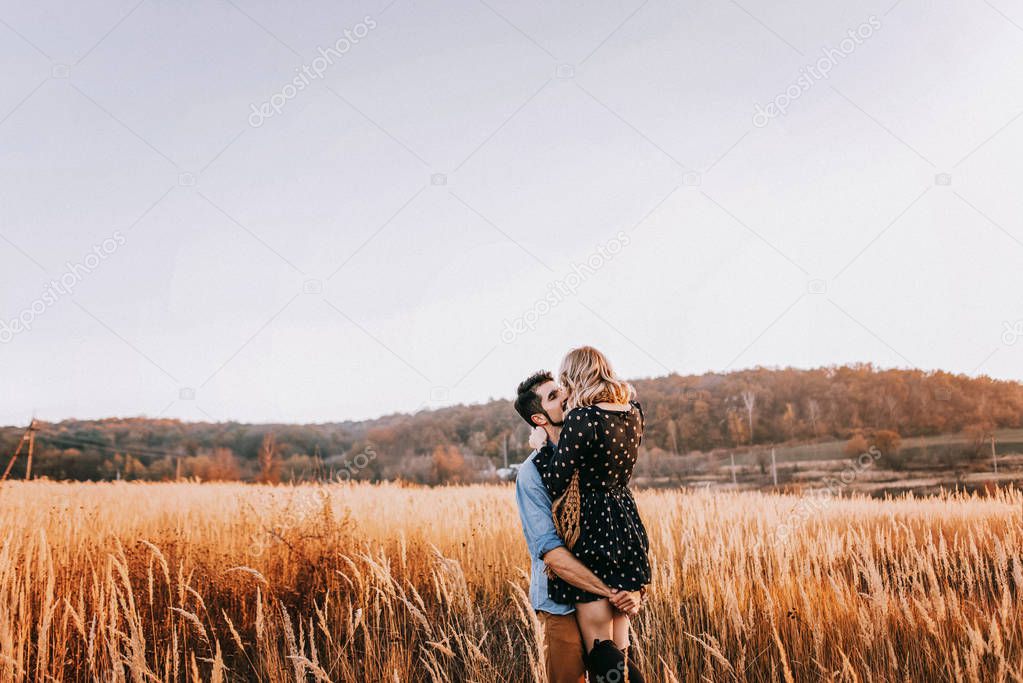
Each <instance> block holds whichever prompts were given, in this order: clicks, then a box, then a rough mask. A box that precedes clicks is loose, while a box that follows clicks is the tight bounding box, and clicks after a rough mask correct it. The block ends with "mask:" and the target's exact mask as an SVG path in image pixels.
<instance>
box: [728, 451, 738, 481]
mask: <svg viewBox="0 0 1023 683" xmlns="http://www.w3.org/2000/svg"><path fill="white" fill-rule="evenodd" d="M729 455H731V456H732V486H738V484H736V483H735V451H732V452H731V453H729Z"/></svg>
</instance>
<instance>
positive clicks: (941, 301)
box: [0, 0, 1023, 424]
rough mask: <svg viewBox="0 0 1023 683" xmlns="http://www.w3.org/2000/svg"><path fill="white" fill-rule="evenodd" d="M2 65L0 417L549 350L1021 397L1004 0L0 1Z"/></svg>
mask: <svg viewBox="0 0 1023 683" xmlns="http://www.w3.org/2000/svg"><path fill="white" fill-rule="evenodd" d="M388 3H390V4H388ZM850 31H853V34H854V35H857V31H859V32H860V33H859V34H858V35H859V36H860V37H859V38H858V39H857V40H856V41H854V40H852V39H850V38H849V32H850ZM346 36H347V37H346ZM864 36H866V37H864ZM339 39H340V41H341V43H340V46H341V48H342V50H343V54H342V52H341V51H335V52H333V53H329V52H328V55H330V56H331V59H330V62H328V61H327V60H325V59H324V58H323V57H320V54H321V53H320V52H319V51H318V49H320V48H322V49H323V50H324V51H326V50H328V49H329V48H332V47H333V46H336V45H337V44H338V41H339ZM843 41H845V42H844V43H843ZM825 54H829V55H830V56H829V57H825ZM820 60H824V62H826V67H821V64H823V63H824V62H821V63H819V62H820ZM331 62H332V63H331ZM0 64H2V70H0V79H2V81H0V85H2V87H0V174H2V175H0V342H2V343H0V373H2V377H3V380H4V391H3V393H2V396H0V424H24V423H25V422H27V420H28V419H29V417H30V416H31V415H33V414H35V415H36V416H38V417H40V418H42V419H46V420H58V419H62V418H68V417H78V418H96V417H107V416H134V415H148V416H158V415H160V416H165V417H176V418H182V419H186V420H228V419H234V420H241V421H284V422H312V421H316V422H319V421H335V420H344V419H359V418H366V417H372V416H377V415H381V414H384V413H389V412H395V411H414V410H417V409H420V408H425V407H440V406H444V405H450V404H455V403H471V402H479V401H485V400H487V399H489V398H492V397H510V396H511V395H512V392H513V390H514V387H515V385H516V384H517V382H518V381H519V380H520V379H521V378H522V377H523V376H524V375H526V374H528V373H529V372H531V371H532V370H534V369H535V368H538V367H555V366H556V365H557V363H558V360H559V358H560V356H561V354H563V353H564V351H566V350H567V349H569V348H570V347H572V346H575V345H579V344H584V343H585V344H593V345H595V346H598V347H599V348H602V349H603V350H605V351H606V352H607V354H608V355H609V356H610V358H611V360H612V362H613V363H614V364H615V366H616V367H617V369H618V370H619V372H620V373H621V374H623V375H626V376H629V377H644V376H654V375H663V374H666V373H667V372H670V371H677V372H680V373H702V372H706V371H724V370H727V369H737V368H744V367H750V366H754V365H771V366H785V365H794V366H798V367H814V366H819V365H827V364H837V363H849V362H858V361H871V362H874V363H876V364H878V365H881V366H885V367H891V366H897V367H919V368H923V369H936V368H940V369H945V370H949V371H953V372H963V373H968V374H981V373H983V374H988V375H990V376H993V377H1000V378H1012V379H1023V372H1021V368H1023V296H1021V293H1023V267H1021V266H1023V223H1021V220H1020V217H1021V216H1023V192H1021V191H1020V186H1021V181H1023V154H1021V152H1023V120H1021V118H1020V117H1021V114H1023V0H991V1H990V2H986V1H985V0H948V2H942V3H936V2H924V1H923V0H899V1H898V2H896V1H895V0H885V1H884V2H870V1H867V2H859V3H847V2H837V1H833V0H825V1H821V0H797V1H789V2H782V1H780V0H777V1H767V0H740V1H739V2H732V1H730V0H716V1H714V2H710V1H705V2H689V3H672V2H665V1H663V0H647V1H643V0H633V1H630V2H625V1H623V2H593V1H588V2H559V3H550V2H532V1H530V2H523V1H522V0H518V1H512V0H486V2H483V1H482V0H464V1H448V2H444V3H414V2H409V0H395V1H394V2H391V1H390V0H382V1H379V2H341V3H338V2H334V3H326V2H304V3H270V2H257V1H255V0H232V1H231V2H227V1H226V0H209V1H206V2H166V1H164V0H143V1H142V2H139V1H138V0H126V1H125V2H89V3H72V2H66V1H65V2H47V1H45V0H40V1H37V2H32V3H28V2H19V3H13V2H2V3H0ZM814 65H817V66H816V67H814ZM807 67H814V68H813V69H812V70H810V71H808V70H807ZM818 68H830V72H829V73H828V74H827V77H826V78H824V77H821V74H820V71H818ZM303 74H305V75H303ZM309 74H312V76H309ZM295 78H298V79H300V81H301V80H302V79H304V82H302V85H303V88H302V89H301V90H298V89H294V90H292V89H290V88H286V87H285V86H287V85H288V84H289V83H291V82H292V79H295ZM790 86H792V89H791V92H792V96H791V97H788V98H787V99H788V100H789V102H788V104H787V107H786V113H784V114H783V115H777V116H773V117H761V118H760V119H759V120H757V121H754V113H755V112H756V111H757V107H758V105H759V106H761V107H766V106H767V105H768V104H769V103H770V102H772V101H775V100H776V98H777V97H779V96H782V95H784V94H785V93H786V90H788V89H790ZM265 102H274V103H275V105H276V109H277V110H276V111H272V112H270V113H271V114H272V115H270V116H258V115H254V114H253V112H254V111H259V108H260V106H261V105H262V104H263V103H265ZM254 107H255V109H254ZM263 111H264V112H267V111H270V110H268V109H263ZM761 111H762V110H761ZM775 113H777V112H775ZM254 122H255V123H257V124H259V125H253V123H254ZM105 240H106V242H104V241H105ZM104 244H105V245H106V246H104ZM94 248H96V249H98V250H99V254H98V255H97V254H94V251H93V250H94ZM612 252H614V253H612ZM588 260H590V261H591V265H593V266H594V267H592V268H586V267H582V268H578V267H576V266H580V265H581V264H585V263H587V261H588ZM68 263H70V264H72V267H74V273H73V274H68V270H67V269H68V265H67V264H68ZM76 264H78V265H76ZM90 264H91V265H90ZM65 274H67V275H66V277H65V279H66V280H68V281H69V282H71V283H72V284H73V293H59V292H58V293H56V294H54V290H53V289H52V285H49V284H48V283H50V282H51V280H57V281H58V282H59V281H60V279H61V277H62V276H64V275H65ZM48 287H49V288H50V289H49V291H48ZM547 296H550V298H551V299H552V300H553V301H554V304H553V305H551V304H549V303H548V304H539V303H538V302H540V301H543V300H544V298H545V297H547ZM19 318H20V319H21V321H23V322H24V321H27V324H22V322H19V323H15V322H13V321H17V320H19ZM524 318H528V319H529V321H530V322H529V325H521V324H519V326H518V329H517V331H516V329H515V325H516V323H515V321H518V320H521V319H524ZM25 327H28V328H30V329H25Z"/></svg>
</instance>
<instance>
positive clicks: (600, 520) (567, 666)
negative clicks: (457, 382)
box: [515, 346, 650, 683]
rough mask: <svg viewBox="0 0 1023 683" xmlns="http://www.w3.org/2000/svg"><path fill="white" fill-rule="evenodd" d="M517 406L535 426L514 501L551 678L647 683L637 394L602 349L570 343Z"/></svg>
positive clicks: (646, 572)
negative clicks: (642, 657)
mask: <svg viewBox="0 0 1023 683" xmlns="http://www.w3.org/2000/svg"><path fill="white" fill-rule="evenodd" d="M515 410H516V411H517V412H518V413H519V415H520V416H522V418H523V419H524V420H525V421H526V422H528V423H529V425H530V426H531V427H533V428H534V431H533V434H532V435H531V436H530V445H531V446H532V447H533V448H534V449H535V450H534V451H533V453H532V454H531V455H530V456H529V457H528V458H527V459H526V460H525V462H523V463H522V465H521V466H520V467H519V470H518V476H517V478H516V483H515V500H516V503H517V505H518V509H519V516H520V518H521V520H522V529H523V532H524V534H525V536H526V545H527V546H528V548H529V553H530V556H531V572H530V586H529V595H530V601H531V603H532V607H533V609H534V610H536V613H537V617H538V619H539V621H540V623H541V626H542V627H543V639H544V646H545V647H544V649H545V652H546V655H545V663H546V667H547V677H548V681H549V683H581V682H582V681H584V680H585V678H586V673H589V675H590V681H591V683H596V682H608V683H613V682H616V681H628V682H629V683H643V680H644V679H643V676H642V674H641V673H640V671H639V669H638V667H637V666H636V663H635V661H633V660H634V659H635V658H634V657H630V656H629V653H630V649H631V648H630V626H631V625H630V617H634V616H636V614H638V613H639V609H640V606H641V604H642V602H643V597H644V594H645V592H646V586H647V584H648V583H650V562H649V559H648V551H649V540H648V538H647V533H646V529H645V528H644V526H643V521H642V520H641V519H640V517H639V512H638V511H637V509H636V502H635V500H634V499H633V497H632V492H631V491H630V490H629V488H628V484H629V480H630V478H631V477H632V469H633V467H634V466H635V464H636V458H637V456H638V453H639V445H640V442H641V441H642V438H643V426H644V418H643V409H642V407H641V406H640V404H639V403H638V402H637V401H636V395H635V390H634V389H633V388H632V386H631V385H629V384H628V383H626V382H623V381H622V380H620V379H619V378H618V377H617V376H615V374H614V372H613V371H612V369H611V366H610V364H609V363H608V361H607V359H606V358H605V357H604V355H603V354H602V353H601V352H600V351H598V350H597V349H594V348H593V347H589V346H584V347H581V348H578V349H573V350H572V351H570V352H569V353H568V354H567V355H566V356H565V358H564V360H563V361H562V363H561V368H560V371H559V373H558V377H557V380H555V378H554V376H553V375H551V373H549V372H538V373H536V374H534V375H533V376H531V377H529V378H527V379H526V380H525V381H523V382H522V383H521V384H520V385H519V387H518V395H517V397H516V399H515Z"/></svg>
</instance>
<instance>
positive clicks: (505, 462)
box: [504, 432, 508, 469]
mask: <svg viewBox="0 0 1023 683" xmlns="http://www.w3.org/2000/svg"><path fill="white" fill-rule="evenodd" d="M504 469H508V432H505V433H504Z"/></svg>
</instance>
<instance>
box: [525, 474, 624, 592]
mask: <svg viewBox="0 0 1023 683" xmlns="http://www.w3.org/2000/svg"><path fill="white" fill-rule="evenodd" d="M515 502H516V503H517V504H518V508H519V518H520V519H521V520H522V532H523V533H524V534H525V536H526V545H527V546H529V552H530V554H531V555H533V557H537V558H539V559H541V560H543V561H544V562H545V563H547V565H548V566H549V567H551V568H552V569H553V570H554V571H555V572H557V574H558V576H560V577H561V578H562V579H564V580H565V581H567V582H569V583H570V584H572V585H573V586H575V587H576V588H582V589H583V590H585V591H589V592H591V593H596V594H597V595H604V596H608V595H610V594H611V589H610V588H608V587H607V584H605V583H604V582H603V581H601V580H600V578H599V577H598V576H597V575H596V574H594V573H593V572H591V571H590V570H589V569H588V568H587V567H586V565H584V564H583V563H582V562H580V561H579V560H578V559H576V557H575V555H573V554H572V553H571V552H570V551H569V550H568V548H566V547H565V543H564V541H562V540H561V538H560V537H559V536H558V532H557V530H556V529H555V528H554V520H553V519H552V518H551V497H550V495H549V494H548V493H547V489H546V488H544V485H543V482H542V481H541V480H540V474H539V472H537V471H536V468H535V467H533V466H532V465H531V466H530V468H529V469H528V470H527V469H525V468H522V469H520V470H519V476H518V478H517V479H516V481H515Z"/></svg>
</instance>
